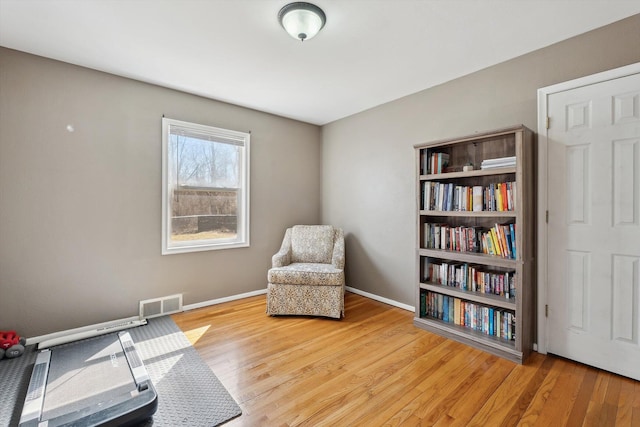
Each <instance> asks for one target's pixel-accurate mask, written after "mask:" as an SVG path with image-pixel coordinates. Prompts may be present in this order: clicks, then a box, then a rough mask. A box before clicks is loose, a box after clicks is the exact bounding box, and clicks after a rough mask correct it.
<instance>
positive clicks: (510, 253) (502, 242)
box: [423, 222, 517, 259]
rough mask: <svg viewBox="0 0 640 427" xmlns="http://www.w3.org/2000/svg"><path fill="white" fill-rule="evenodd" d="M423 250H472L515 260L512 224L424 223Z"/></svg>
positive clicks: (514, 229)
mask: <svg viewBox="0 0 640 427" xmlns="http://www.w3.org/2000/svg"><path fill="white" fill-rule="evenodd" d="M423 244H424V248H425V249H443V250H448V251H456V252H474V253H484V254H488V255H496V256H500V257H502V258H510V259H517V253H516V224H513V223H512V224H496V225H495V226H494V227H491V228H489V229H485V228H481V227H465V226H457V227H456V226H452V225H449V224H439V223H429V222H427V223H425V224H424V240H423Z"/></svg>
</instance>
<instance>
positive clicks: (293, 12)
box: [278, 2, 327, 41]
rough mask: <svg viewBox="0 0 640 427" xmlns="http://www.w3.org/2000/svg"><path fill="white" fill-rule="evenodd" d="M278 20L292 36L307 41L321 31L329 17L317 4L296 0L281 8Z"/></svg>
mask: <svg viewBox="0 0 640 427" xmlns="http://www.w3.org/2000/svg"><path fill="white" fill-rule="evenodd" d="M278 21H280V24H281V25H282V27H283V28H284V29H285V30H286V31H287V33H289V35H290V36H291V37H293V38H295V39H298V40H300V41H305V40H309V39H311V38H313V37H314V36H315V35H316V34H318V32H320V30H321V29H322V27H324V24H325V23H326V22H327V17H326V16H325V14H324V12H323V11H322V9H320V8H319V7H318V6H316V5H315V4H311V3H305V2H295V3H289V4H288V5H286V6H284V7H283V8H282V9H280V12H278Z"/></svg>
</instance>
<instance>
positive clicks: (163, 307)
mask: <svg viewBox="0 0 640 427" xmlns="http://www.w3.org/2000/svg"><path fill="white" fill-rule="evenodd" d="M181 311H182V294H175V295H169V296H166V297H161V298H153V299H147V300H144V301H140V318H141V319H148V318H151V317H158V316H164V315H167V314H172V313H179V312H181Z"/></svg>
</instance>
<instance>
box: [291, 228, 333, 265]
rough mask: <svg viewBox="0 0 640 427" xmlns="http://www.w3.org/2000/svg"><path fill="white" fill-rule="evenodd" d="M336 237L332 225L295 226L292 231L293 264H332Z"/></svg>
mask: <svg viewBox="0 0 640 427" xmlns="http://www.w3.org/2000/svg"><path fill="white" fill-rule="evenodd" d="M334 235H335V233H334V229H333V226H331V225H294V226H293V227H292V230H291V262H317V263H323V264H331V257H332V255H333V239H334Z"/></svg>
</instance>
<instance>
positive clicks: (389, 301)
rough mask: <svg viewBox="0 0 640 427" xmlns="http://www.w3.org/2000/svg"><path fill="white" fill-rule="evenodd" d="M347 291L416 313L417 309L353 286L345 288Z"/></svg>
mask: <svg viewBox="0 0 640 427" xmlns="http://www.w3.org/2000/svg"><path fill="white" fill-rule="evenodd" d="M345 289H346V290H348V291H349V292H353V293H354V294H358V295H362V296H363V297H367V298H371V299H372V300H376V301H380V302H383V303H385V304H389V305H392V306H394V307H398V308H402V309H404V310H407V311H416V309H415V307H414V306H412V305H409V304H403V303H401V302H398V301H395V300H392V299H389V298H385V297H381V296H379V295H375V294H370V293H369V292H365V291H361V290H360V289H356V288H352V287H351V286H345Z"/></svg>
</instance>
